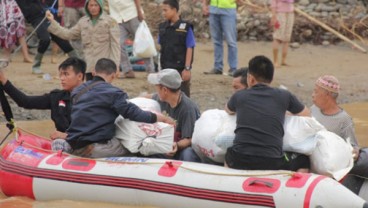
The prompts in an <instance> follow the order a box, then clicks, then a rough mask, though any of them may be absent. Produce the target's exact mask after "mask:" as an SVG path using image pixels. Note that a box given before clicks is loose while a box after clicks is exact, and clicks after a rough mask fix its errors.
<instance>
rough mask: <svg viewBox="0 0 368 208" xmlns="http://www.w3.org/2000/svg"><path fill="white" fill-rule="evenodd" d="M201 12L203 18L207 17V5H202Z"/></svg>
mask: <svg viewBox="0 0 368 208" xmlns="http://www.w3.org/2000/svg"><path fill="white" fill-rule="evenodd" d="M202 12H203V16H208V14H209V11H208V5H207V4H202Z"/></svg>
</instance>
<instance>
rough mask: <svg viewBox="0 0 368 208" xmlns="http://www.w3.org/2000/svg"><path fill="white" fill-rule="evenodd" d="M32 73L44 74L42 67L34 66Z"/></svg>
mask: <svg viewBox="0 0 368 208" xmlns="http://www.w3.org/2000/svg"><path fill="white" fill-rule="evenodd" d="M32 74H43V72H42V70H41V69H40V68H34V69H32Z"/></svg>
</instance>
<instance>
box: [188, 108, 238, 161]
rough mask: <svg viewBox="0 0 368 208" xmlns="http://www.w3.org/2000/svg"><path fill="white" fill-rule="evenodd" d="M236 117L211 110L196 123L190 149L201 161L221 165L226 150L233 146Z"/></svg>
mask: <svg viewBox="0 0 368 208" xmlns="http://www.w3.org/2000/svg"><path fill="white" fill-rule="evenodd" d="M235 125H236V116H234V115H229V114H228V113H226V112H225V111H223V110H218V109H212V110H207V111H205V112H203V113H202V115H201V117H200V118H199V119H198V120H197V121H196V123H195V127H194V132H193V136H192V148H193V149H194V151H195V152H196V153H197V155H198V156H199V157H200V158H201V160H202V161H206V162H210V163H211V162H215V163H223V162H224V159H225V153H226V149H227V148H228V147H230V146H232V144H233V140H234V138H235V134H234V130H235Z"/></svg>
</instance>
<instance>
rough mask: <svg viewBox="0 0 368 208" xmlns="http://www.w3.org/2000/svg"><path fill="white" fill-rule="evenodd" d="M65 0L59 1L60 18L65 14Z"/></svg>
mask: <svg viewBox="0 0 368 208" xmlns="http://www.w3.org/2000/svg"><path fill="white" fill-rule="evenodd" d="M64 6H65V5H64V0H59V1H58V16H59V17H62V16H63V13H64Z"/></svg>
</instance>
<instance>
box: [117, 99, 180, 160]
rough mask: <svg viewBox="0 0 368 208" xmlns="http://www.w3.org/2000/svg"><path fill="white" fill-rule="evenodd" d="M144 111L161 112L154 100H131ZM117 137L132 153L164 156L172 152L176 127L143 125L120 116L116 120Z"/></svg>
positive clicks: (161, 124) (155, 124) (159, 124)
mask: <svg viewBox="0 0 368 208" xmlns="http://www.w3.org/2000/svg"><path fill="white" fill-rule="evenodd" d="M129 101H130V102H132V103H135V104H136V105H137V106H139V107H140V108H141V109H142V110H147V111H151V112H160V105H159V104H158V103H157V102H156V101H155V100H152V99H147V98H134V99H131V100H129ZM115 126H116V128H115V137H116V138H117V139H120V141H121V144H122V145H123V146H124V147H125V148H127V149H128V150H129V151H130V152H131V153H138V152H139V153H141V154H142V155H153V154H164V153H168V152H170V151H171V150H172V145H173V141H174V130H175V129H174V126H172V125H169V124H166V123H162V122H157V123H153V124H148V123H142V122H136V121H131V120H129V119H124V118H123V117H122V116H119V117H118V118H116V120H115Z"/></svg>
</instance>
